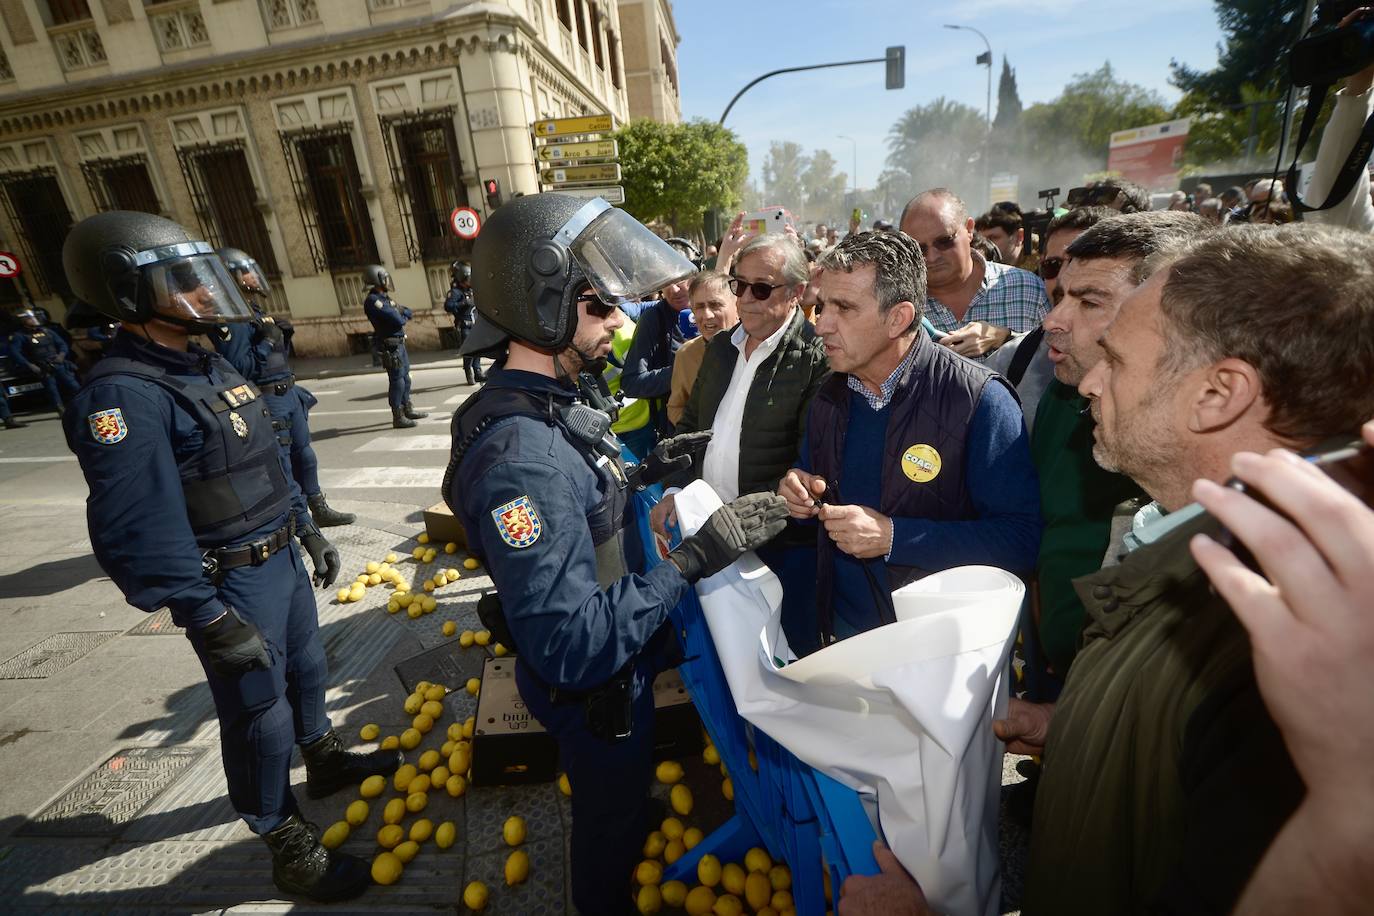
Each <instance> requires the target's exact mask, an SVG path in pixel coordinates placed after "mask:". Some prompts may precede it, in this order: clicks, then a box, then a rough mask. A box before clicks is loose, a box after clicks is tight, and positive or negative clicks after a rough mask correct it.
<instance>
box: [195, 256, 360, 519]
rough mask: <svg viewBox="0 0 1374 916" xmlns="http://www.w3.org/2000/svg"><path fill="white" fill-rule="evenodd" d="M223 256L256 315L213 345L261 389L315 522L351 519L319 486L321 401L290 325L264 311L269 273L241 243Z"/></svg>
mask: <svg viewBox="0 0 1374 916" xmlns="http://www.w3.org/2000/svg"><path fill="white" fill-rule="evenodd" d="M218 254H219V257H220V260H222V261H223V262H224V266H225V267H227V268H229V275H230V276H231V277H233V278H234V281H235V282H237V283H238V285H239V290H240V291H241V292H242V293H243V298H244V301H245V302H247V303H248V308H249V309H250V310H251V311H252V313H253V317H252V318H251V319H250V320H249V322H248V327H247V328H244V327H242V326H240V327H239V328H237V329H235V328H233V327H229V326H226V327H225V328H223V329H222V330H221V331H220V332H219V333H216V334H212V335H210V339H211V341H212V342H213V343H214V346H215V349H216V350H218V351H219V354H220V355H221V356H223V357H224V358H225V359H227V360H228V361H229V365H231V366H233V367H234V369H236V370H237V371H238V373H239V375H242V376H243V377H244V378H246V379H248V380H249V381H250V382H252V383H254V384H255V385H257V386H258V388H259V390H261V391H262V397H263V400H264V401H265V402H266V403H267V409H268V410H270V411H271V412H272V421H273V424H272V425H273V426H274V427H275V428H276V430H277V442H278V444H279V445H280V446H281V448H282V451H283V452H284V453H285V454H286V458H287V462H288V465H289V467H290V468H291V476H292V477H294V478H295V480H296V483H297V484H298V485H299V486H300V488H301V492H302V493H304V494H305V502H306V505H308V506H309V507H310V515H311V516H312V517H313V518H314V519H315V524H316V525H318V526H319V527H321V528H328V527H331V526H333V525H351V524H353V522H354V520H355V519H356V518H357V516H355V515H353V513H351V512H339V511H337V510H335V509H333V508H332V507H331V506H330V505H329V501H328V500H326V499H325V496H324V493H323V491H321V489H320V462H319V459H317V458H316V457H315V449H314V448H312V447H311V445H310V408H312V407H314V406H315V405H316V404H317V403H319V402H318V401H316V400H315V396H314V395H313V394H311V393H310V392H309V391H307V390H306V389H305V387H304V386H303V385H299V384H297V383H296V376H295V375H294V374H293V373H292V371H291V363H290V360H289V359H288V351H289V349H290V346H289V345H290V340H291V336H290V333H289V329H290V325H287V324H284V323H279V322H277V321H275V320H274V319H273V318H272V316H271V315H267V314H265V313H264V312H263V310H262V306H261V304H260V302H259V297H261V296H266V295H269V294H270V293H271V290H272V288H271V286H270V285H269V284H268V281H267V275H266V274H264V273H263V272H262V268H261V267H259V266H258V262H257V261H256V260H255V259H254V258H253V256H252V255H250V254H248V253H247V252H245V251H242V250H240V249H238V248H221V249H219V251H218Z"/></svg>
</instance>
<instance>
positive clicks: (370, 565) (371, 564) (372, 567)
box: [363, 560, 382, 573]
mask: <svg viewBox="0 0 1374 916" xmlns="http://www.w3.org/2000/svg"><path fill="white" fill-rule="evenodd" d="M381 568H382V564H380V563H378V562H377V561H376V560H368V561H367V564H366V565H365V566H363V569H365V570H367V571H368V572H369V573H375V572H376V571H377V570H379V569H381Z"/></svg>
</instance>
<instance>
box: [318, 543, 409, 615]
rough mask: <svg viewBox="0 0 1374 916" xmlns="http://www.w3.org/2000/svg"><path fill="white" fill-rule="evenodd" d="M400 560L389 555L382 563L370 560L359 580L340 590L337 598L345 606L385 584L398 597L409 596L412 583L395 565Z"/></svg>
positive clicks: (392, 554) (393, 555)
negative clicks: (394, 591)
mask: <svg viewBox="0 0 1374 916" xmlns="http://www.w3.org/2000/svg"><path fill="white" fill-rule="evenodd" d="M398 559H399V558H398V557H397V556H396V554H394V553H389V554H387V555H386V558H385V559H383V560H381V561H376V560H369V561H368V563H367V565H366V566H364V567H363V571H362V572H360V573H358V576H357V578H356V579H354V580H353V582H352V583H351V584H350V585H347V586H345V587H343V588H341V589H339V591H338V593H337V594H336V595H335V597H336V598H338V599H339V601H340V603H343V604H347V603H349V602H353V601H361V600H362V599H363V596H365V595H366V594H367V590H368V589H369V588H371V587H372V586H374V585H384V584H385V585H390V586H391V587H392V588H394V589H396V594H398V595H401V594H408V593H409V592H410V583H409V582H408V581H406V577H405V576H404V575H402V574H401V571H400V570H399V569H397V568H396V566H395V565H394V564H395V563H396V562H397V561H398Z"/></svg>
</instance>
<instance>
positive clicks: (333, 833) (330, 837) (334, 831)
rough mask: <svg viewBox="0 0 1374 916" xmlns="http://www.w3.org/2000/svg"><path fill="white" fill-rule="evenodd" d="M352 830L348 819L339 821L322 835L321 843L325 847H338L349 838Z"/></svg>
mask: <svg viewBox="0 0 1374 916" xmlns="http://www.w3.org/2000/svg"><path fill="white" fill-rule="evenodd" d="M352 830H353V828H352V827H350V826H349V824H348V821H337V822H335V823H334V824H333V826H331V827H330V828H329V829H328V830H326V831H325V832H324V835H323V836H321V837H320V845H321V846H323V847H324V848H325V849H338V848H339V847H340V846H342V845H343V841H344V840H346V839H348V835H349V833H351V832H352Z"/></svg>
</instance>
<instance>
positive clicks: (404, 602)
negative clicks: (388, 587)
mask: <svg viewBox="0 0 1374 916" xmlns="http://www.w3.org/2000/svg"><path fill="white" fill-rule="evenodd" d="M414 600H415V596H414V595H412V594H411V593H410V592H401V593H400V594H398V595H397V596H396V603H397V604H399V605H400V606H401V607H410V604H411V602H412V601H414Z"/></svg>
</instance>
